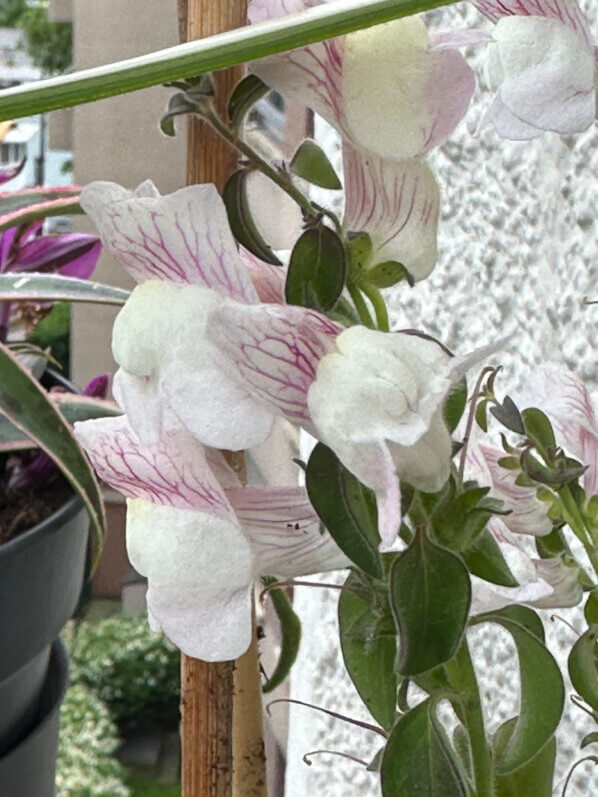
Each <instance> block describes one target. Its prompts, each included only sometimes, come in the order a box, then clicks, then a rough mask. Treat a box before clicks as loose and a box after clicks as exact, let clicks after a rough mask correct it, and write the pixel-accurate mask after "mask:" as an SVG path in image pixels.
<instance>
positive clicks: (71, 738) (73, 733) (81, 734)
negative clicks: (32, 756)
mask: <svg viewBox="0 0 598 797" xmlns="http://www.w3.org/2000/svg"><path fill="white" fill-rule="evenodd" d="M119 744H120V740H119V736H118V730H117V728H116V725H115V724H114V722H113V720H112V718H111V716H110V712H109V710H108V708H107V707H106V706H105V705H104V704H103V703H102V701H101V700H100V699H99V698H98V697H97V696H96V695H94V693H93V692H92V691H91V690H90V689H88V688H87V687H85V686H83V684H81V683H79V684H75V685H74V686H72V687H71V688H70V689H69V690H68V692H67V693H66V697H65V700H64V703H63V704H62V708H61V711H60V745H59V749H58V759H57V764H56V793H57V795H58V797H90V795H93V797H129V795H130V791H129V789H128V788H127V786H125V784H124V782H123V780H122V769H121V766H120V764H119V762H118V761H117V760H116V758H114V753H115V751H116V749H117V748H118V746H119Z"/></svg>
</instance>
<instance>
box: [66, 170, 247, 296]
mask: <svg viewBox="0 0 598 797" xmlns="http://www.w3.org/2000/svg"><path fill="white" fill-rule="evenodd" d="M145 186H146V184H145V183H144V184H143V185H142V186H140V189H138V190H139V193H140V195H134V194H132V193H131V192H129V191H126V190H125V189H123V188H121V187H120V186H118V185H116V184H114V183H105V182H96V183H91V184H90V185H88V186H86V187H85V188H84V189H83V191H82V193H81V205H82V207H83V208H84V209H85V212H86V213H87V214H88V215H89V216H90V217H91V219H92V220H93V221H94V223H95V225H96V227H97V228H98V230H99V232H100V235H101V237H102V240H103V242H104V244H105V245H106V247H107V249H108V251H109V252H110V253H111V254H112V256H113V257H114V258H115V259H116V260H117V262H119V263H120V264H121V265H122V266H123V267H124V268H125V269H126V270H127V271H128V272H129V273H130V274H131V275H132V276H133V277H134V278H135V279H136V280H137V281H143V280H147V279H158V280H166V281H169V282H176V283H193V284H196V285H203V286H205V287H207V288H212V289H214V290H215V291H218V292H219V293H221V294H223V295H225V296H230V297H232V298H235V299H239V300H240V301H246V302H254V301H256V298H257V297H256V294H255V291H254V289H253V285H252V284H251V280H250V279H249V275H248V274H247V273H246V271H245V269H244V268H243V264H242V263H241V260H240V257H239V253H238V251H237V245H236V243H235V240H234V238H233V235H232V233H231V231H230V227H229V225H228V218H227V215H226V210H225V208H224V203H223V202H222V199H221V198H220V196H219V194H218V192H217V191H216V188H215V187H214V186H213V185H192V186H188V187H186V188H182V189H180V190H179V191H175V193H173V194H169V195H168V196H164V197H160V196H155V195H153V194H152V193H151V192H150V191H148V190H147V189H146V187H145Z"/></svg>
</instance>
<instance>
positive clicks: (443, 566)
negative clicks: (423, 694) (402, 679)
mask: <svg viewBox="0 0 598 797" xmlns="http://www.w3.org/2000/svg"><path fill="white" fill-rule="evenodd" d="M389 591H390V604H391V607H392V611H393V615H394V618H395V621H396V624H397V629H398V632H399V655H398V659H397V668H398V671H399V672H400V673H401V675H417V674H419V673H423V672H426V671H427V670H430V669H432V668H433V667H437V666H438V665H439V664H442V663H444V662H445V661H448V660H449V659H451V658H452V657H453V656H454V655H455V653H456V652H457V649H458V647H459V644H460V642H461V639H462V637H463V633H464V630H465V626H466V623H467V615H468V612H469V606H470V603H471V584H470V580H469V573H468V572H467V568H466V567H465V565H464V564H463V562H462V561H461V559H459V557H458V556H455V554H453V553H451V552H450V551H447V550H445V549H443V548H440V547H439V546H438V545H435V544H434V543H432V542H430V540H429V539H428V538H427V537H426V535H425V534H424V532H423V531H421V530H420V531H418V533H417V534H416V535H415V538H414V540H413V542H412V543H411V545H410V546H409V548H408V549H407V550H406V551H405V552H404V553H402V554H401V555H400V556H399V557H398V559H397V560H396V561H395V563H394V564H393V566H392V568H391V571H390V583H389Z"/></svg>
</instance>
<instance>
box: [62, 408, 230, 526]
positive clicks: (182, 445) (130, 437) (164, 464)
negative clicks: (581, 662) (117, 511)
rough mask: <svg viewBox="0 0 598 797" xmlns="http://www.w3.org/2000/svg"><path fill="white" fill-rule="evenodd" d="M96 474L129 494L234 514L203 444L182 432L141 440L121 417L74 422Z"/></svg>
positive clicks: (223, 515) (220, 514)
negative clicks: (146, 441)
mask: <svg viewBox="0 0 598 797" xmlns="http://www.w3.org/2000/svg"><path fill="white" fill-rule="evenodd" d="M75 435H76V437H77V439H78V440H79V442H80V443H81V445H82V446H83V447H84V448H85V450H86V451H87V454H88V455H89V458H90V459H91V462H92V464H93V466H94V468H95V470H96V472H97V473H98V475H99V477H100V478H101V479H102V480H103V481H105V482H106V483H107V484H109V485H110V486H111V487H114V489H115V490H118V491H119V492H121V493H122V494H123V495H125V496H127V497H128V498H144V499H145V500H146V501H149V502H151V503H153V504H161V505H166V506H170V507H177V508H180V509H195V510H200V511H202V512H205V513H209V514H213V515H215V516H217V517H219V518H224V519H230V518H234V513H233V511H232V509H231V507H230V504H229V502H228V500H227V498H226V496H225V494H224V492H223V490H222V488H221V487H220V485H219V483H218V481H217V480H216V478H215V477H214V475H213V474H212V471H211V470H210V467H209V465H208V463H207V461H206V457H205V454H204V451H203V448H202V446H201V445H199V444H198V443H196V441H195V440H193V438H191V437H190V436H189V435H188V434H186V433H184V432H183V431H179V432H175V431H171V432H170V433H168V434H165V435H164V437H163V438H162V439H161V440H160V442H159V443H158V444H156V445H142V444H141V443H140V442H139V440H138V438H137V436H136V435H135V433H134V432H133V430H132V429H131V427H130V425H129V422H128V420H127V418H126V417H125V416H120V417H116V418H99V419H96V420H91V421H82V422H79V423H76V424H75Z"/></svg>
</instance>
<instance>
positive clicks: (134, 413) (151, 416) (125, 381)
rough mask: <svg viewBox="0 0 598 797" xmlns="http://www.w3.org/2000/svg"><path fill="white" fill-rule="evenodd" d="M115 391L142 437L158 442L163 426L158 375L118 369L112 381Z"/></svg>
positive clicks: (115, 396)
mask: <svg viewBox="0 0 598 797" xmlns="http://www.w3.org/2000/svg"><path fill="white" fill-rule="evenodd" d="M112 392H113V394H114V398H115V399H116V401H117V402H118V404H119V406H120V407H122V409H123V410H124V411H125V412H126V414H127V417H128V418H129V421H130V423H131V426H132V427H133V429H135V434H137V435H138V436H139V439H140V440H142V441H143V443H144V444H150V445H155V444H156V443H157V442H158V440H159V438H160V431H161V429H162V426H163V424H162V418H163V411H162V410H163V408H162V406H161V404H160V395H159V393H158V380H157V378H156V377H155V376H132V375H131V374H129V373H127V372H126V371H124V370H123V369H122V368H119V369H118V371H117V372H116V373H115V375H114V379H113V380H112Z"/></svg>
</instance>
